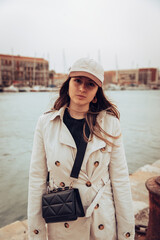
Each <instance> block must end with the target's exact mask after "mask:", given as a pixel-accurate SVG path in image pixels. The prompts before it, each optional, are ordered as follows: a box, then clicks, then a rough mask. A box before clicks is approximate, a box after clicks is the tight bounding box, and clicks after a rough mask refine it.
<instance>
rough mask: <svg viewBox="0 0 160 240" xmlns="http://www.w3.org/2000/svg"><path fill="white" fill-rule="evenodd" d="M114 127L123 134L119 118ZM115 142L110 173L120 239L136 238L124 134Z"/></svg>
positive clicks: (116, 134)
mask: <svg viewBox="0 0 160 240" xmlns="http://www.w3.org/2000/svg"><path fill="white" fill-rule="evenodd" d="M113 129H114V130H113V131H114V132H115V133H114V135H115V136H119V135H120V134H121V129H120V123H119V120H118V119H114V126H113ZM114 144H115V145H116V146H114V147H113V149H112V152H111V161H110V164H109V174H110V179H111V185H112V191H113V198H114V204H115V211H116V221H117V231H118V232H117V234H118V240H124V239H129V240H134V233H135V230H134V228H135V223H134V213H133V203H132V196H131V188H130V181H129V173H128V167H127V162H126V157H125V152H124V147H123V140H122V136H120V137H119V138H118V139H116V140H114Z"/></svg>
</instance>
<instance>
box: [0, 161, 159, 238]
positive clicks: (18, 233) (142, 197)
mask: <svg viewBox="0 0 160 240" xmlns="http://www.w3.org/2000/svg"><path fill="white" fill-rule="evenodd" d="M155 176H160V160H157V161H156V162H154V163H153V164H147V165H144V166H143V167H140V168H139V169H138V170H136V171H135V172H134V173H133V174H130V176H129V177H130V184H131V191H132V198H133V207H134V215H135V224H136V225H142V226H148V219H149V192H148V190H147V188H146V181H147V180H148V179H149V178H152V177H155ZM159 207H160V206H159ZM27 231H28V226H27V219H26V220H24V221H16V222H13V223H11V224H9V225H6V226H4V227H2V228H1V229H0V240H28V235H27ZM145 239H146V238H145V235H142V236H141V235H139V234H137V233H136V235H135V240H145ZM157 240H158V239H157Z"/></svg>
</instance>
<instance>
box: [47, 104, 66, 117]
mask: <svg viewBox="0 0 160 240" xmlns="http://www.w3.org/2000/svg"><path fill="white" fill-rule="evenodd" d="M66 106H67V105H65V106H63V107H61V108H60V109H59V110H53V111H52V114H51V117H50V121H52V120H54V119H55V118H56V117H58V116H59V117H60V119H61V120H63V115H64V111H65V109H66Z"/></svg>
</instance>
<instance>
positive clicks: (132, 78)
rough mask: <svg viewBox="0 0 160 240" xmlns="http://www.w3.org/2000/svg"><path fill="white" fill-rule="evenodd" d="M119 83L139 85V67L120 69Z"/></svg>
mask: <svg viewBox="0 0 160 240" xmlns="http://www.w3.org/2000/svg"><path fill="white" fill-rule="evenodd" d="M117 82H118V84H119V85H137V84H138V69H127V70H118V79H117Z"/></svg>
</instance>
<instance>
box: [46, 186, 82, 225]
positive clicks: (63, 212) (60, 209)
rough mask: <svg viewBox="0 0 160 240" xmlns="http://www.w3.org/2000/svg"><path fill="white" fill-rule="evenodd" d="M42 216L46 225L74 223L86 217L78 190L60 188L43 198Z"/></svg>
mask: <svg viewBox="0 0 160 240" xmlns="http://www.w3.org/2000/svg"><path fill="white" fill-rule="evenodd" d="M42 216H43V218H44V219H45V221H46V223H53V222H65V221H73V220H76V219H77V218H78V217H84V216H85V214H84V210H83V206H82V202H81V198H80V195H79V190H78V189H77V188H69V187H66V188H64V189H63V188H58V189H56V190H53V191H52V192H50V193H49V194H45V195H43V197H42Z"/></svg>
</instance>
